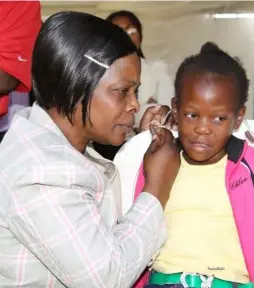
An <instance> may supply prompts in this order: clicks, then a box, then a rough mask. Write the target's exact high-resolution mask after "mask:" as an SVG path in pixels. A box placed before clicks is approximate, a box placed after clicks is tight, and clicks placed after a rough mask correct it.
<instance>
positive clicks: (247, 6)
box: [41, 1, 254, 119]
mask: <svg viewBox="0 0 254 288" xmlns="http://www.w3.org/2000/svg"><path fill="white" fill-rule="evenodd" d="M41 5H42V17H43V20H45V19H47V17H49V16H50V15H51V14H53V13H56V12H58V11H63V10H75V11H82V12H87V13H91V14H95V15H97V16H100V17H102V18H106V17H107V16H108V15H109V14H110V13H112V12H114V11H117V10H122V9H124V10H130V11H132V12H134V13H135V14H136V15H137V16H138V18H139V19H140V20H141V22H142V24H143V33H144V35H143V45H142V48H143V51H144V54H145V56H146V57H147V58H148V59H162V60H164V61H165V62H166V63H167V65H168V68H169V73H170V76H171V77H172V79H173V80H174V75H175V72H176V69H177V67H178V65H179V64H180V63H181V61H183V59H184V58H185V57H186V56H188V55H190V54H193V53H196V52H198V51H199V49H200V47H201V45H202V44H204V42H206V41H213V42H215V43H217V44H218V45H219V46H220V48H222V49H224V50H226V51H228V52H229V53H230V54H231V55H234V56H238V57H239V58H240V59H241V60H242V62H243V63H244V66H245V68H246V70H247V73H248V77H249V79H250V80H251V82H252V84H253V83H254V65H253V64H254V37H253V35H254V2H250V1H169V2H164V1H162V2H161V1H149V2H148V1H138V2H134V1H133V2H125V1H114V2H108V1H41ZM165 97H166V98H165V101H164V102H167V99H168V95H165ZM247 118H251V119H253V118H254V91H253V85H251V86H250V91H249V101H248V104H247Z"/></svg>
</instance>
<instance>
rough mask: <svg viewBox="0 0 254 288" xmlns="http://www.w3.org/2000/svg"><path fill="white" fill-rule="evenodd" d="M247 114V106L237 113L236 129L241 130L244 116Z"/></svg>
mask: <svg viewBox="0 0 254 288" xmlns="http://www.w3.org/2000/svg"><path fill="white" fill-rule="evenodd" d="M245 114H246V106H243V107H241V108H240V109H239V111H238V113H237V117H236V121H235V127H234V128H235V129H236V130H237V129H239V127H240V126H241V124H242V122H243V119H244V116H245Z"/></svg>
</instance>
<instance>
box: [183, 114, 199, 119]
mask: <svg viewBox="0 0 254 288" xmlns="http://www.w3.org/2000/svg"><path fill="white" fill-rule="evenodd" d="M185 116H186V117H187V118H190V119H195V118H197V115H196V114H194V113H187V114H185Z"/></svg>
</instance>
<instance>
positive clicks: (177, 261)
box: [153, 155, 249, 283]
mask: <svg viewBox="0 0 254 288" xmlns="http://www.w3.org/2000/svg"><path fill="white" fill-rule="evenodd" d="M226 162H227V158H226V156H225V157H224V158H223V159H222V160H220V161H219V162H218V163H216V164H212V165H203V166H195V165H190V164H188V163H187V162H186V161H185V159H184V158H183V156H182V155H181V167H180V170H179V173H178V176H177V178H176V181H175V184H174V186H173V189H172V191H171V195H170V199H169V202H168V203H167V205H166V209H165V216H166V221H167V228H168V240H167V242H166V244H165V245H164V246H163V247H162V250H161V252H160V254H159V256H158V258H157V259H156V261H155V263H154V267H153V268H154V270H156V271H159V272H162V273H166V274H171V273H177V272H187V273H200V274H205V275H209V276H212V275H214V276H215V277H217V278H220V279H223V280H228V281H232V282H240V283H246V282H249V276H248V272H247V269H246V265H245V262H244V258H243V254H242V250H241V247H240V243H239V238H238V233H237V229H236V225H235V222H234V217H233V213H232V209H231V205H230V200H229V197H228V194H227V191H226V188H225V168H226Z"/></svg>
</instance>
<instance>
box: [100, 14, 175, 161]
mask: <svg viewBox="0 0 254 288" xmlns="http://www.w3.org/2000/svg"><path fill="white" fill-rule="evenodd" d="M106 20H107V21H109V22H111V23H113V24H115V25H117V26H119V27H121V28H122V29H123V30H124V31H125V32H126V33H127V35H129V37H130V38H131V40H132V41H133V43H134V44H135V46H136V47H137V51H138V55H139V57H140V59H141V86H140V87H139V91H138V99H139V104H140V111H139V112H138V113H137V114H136V116H135V118H136V119H135V122H136V125H139V122H140V120H141V117H142V115H143V113H144V111H145V110H146V109H147V107H148V106H151V105H153V104H155V103H161V104H167V105H168V104H169V103H170V102H171V98H172V97H173V96H174V89H173V83H172V79H171V77H170V76H169V74H168V67H167V64H166V63H165V62H163V61H161V60H157V61H151V60H148V59H146V58H145V56H144V53H143V51H142V48H141V45H142V40H143V31H142V30H143V29H142V24H141V22H140V20H139V19H138V18H137V16H136V15H135V14H133V13H132V12H130V11H125V10H122V11H117V12H114V13H112V14H110V15H109V16H108V17H107V18H106ZM94 148H95V149H96V151H97V152H99V153H100V154H101V155H103V156H104V157H105V158H107V159H110V160H112V159H113V158H114V156H115V154H116V153H117V151H118V150H119V148H120V147H115V146H109V145H106V146H104V145H100V144H98V143H94Z"/></svg>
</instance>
